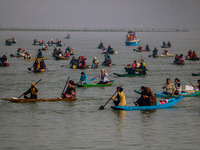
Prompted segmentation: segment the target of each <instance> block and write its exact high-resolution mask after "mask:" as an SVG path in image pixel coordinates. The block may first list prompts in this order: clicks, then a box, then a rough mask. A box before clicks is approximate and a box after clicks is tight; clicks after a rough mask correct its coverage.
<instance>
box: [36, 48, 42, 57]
mask: <svg viewBox="0 0 200 150" xmlns="http://www.w3.org/2000/svg"><path fill="white" fill-rule="evenodd" d="M37 53H38V54H37V58H42V57H43V56H42V51H41V49H39V50H38V52H37Z"/></svg>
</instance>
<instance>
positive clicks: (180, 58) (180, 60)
mask: <svg viewBox="0 0 200 150" xmlns="http://www.w3.org/2000/svg"><path fill="white" fill-rule="evenodd" d="M178 59H179V61H178V62H177V63H184V60H183V54H180V56H179V58H178Z"/></svg>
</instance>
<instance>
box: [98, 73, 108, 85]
mask: <svg viewBox="0 0 200 150" xmlns="http://www.w3.org/2000/svg"><path fill="white" fill-rule="evenodd" d="M98 77H99V78H100V79H101V80H100V81H99V84H107V83H108V82H109V80H108V74H107V73H106V71H105V70H103V69H101V74H100V75H99V76H98Z"/></svg>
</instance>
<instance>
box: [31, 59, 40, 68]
mask: <svg viewBox="0 0 200 150" xmlns="http://www.w3.org/2000/svg"><path fill="white" fill-rule="evenodd" d="M33 68H34V71H40V62H39V61H38V59H36V60H35V62H34V64H33Z"/></svg>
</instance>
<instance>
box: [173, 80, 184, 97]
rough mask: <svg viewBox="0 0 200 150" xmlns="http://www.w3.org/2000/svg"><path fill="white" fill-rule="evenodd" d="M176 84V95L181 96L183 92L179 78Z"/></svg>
mask: <svg viewBox="0 0 200 150" xmlns="http://www.w3.org/2000/svg"><path fill="white" fill-rule="evenodd" d="M174 82H175V84H174V86H175V88H176V90H175V92H174V94H175V95H179V94H181V91H182V88H181V83H180V80H179V79H178V78H175V79H174Z"/></svg>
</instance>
